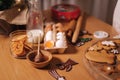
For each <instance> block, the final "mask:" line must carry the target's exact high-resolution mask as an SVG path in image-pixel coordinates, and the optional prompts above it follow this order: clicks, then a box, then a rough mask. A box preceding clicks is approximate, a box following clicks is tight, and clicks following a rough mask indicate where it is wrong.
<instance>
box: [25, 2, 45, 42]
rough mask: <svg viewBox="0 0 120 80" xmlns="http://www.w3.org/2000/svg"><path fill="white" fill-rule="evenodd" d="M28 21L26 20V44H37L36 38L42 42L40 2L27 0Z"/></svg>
mask: <svg viewBox="0 0 120 80" xmlns="http://www.w3.org/2000/svg"><path fill="white" fill-rule="evenodd" d="M28 5H29V7H28V16H27V18H28V20H27V28H26V29H27V37H28V42H32V43H37V42H38V39H39V38H38V37H40V41H42V40H43V35H44V30H43V18H42V17H43V15H42V10H41V7H42V6H41V0H28Z"/></svg>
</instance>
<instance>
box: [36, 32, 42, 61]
mask: <svg viewBox="0 0 120 80" xmlns="http://www.w3.org/2000/svg"><path fill="white" fill-rule="evenodd" d="M40 38H41V34H40V36H39V37H38V50H37V55H36V56H35V58H34V61H35V62H42V61H44V55H43V54H42V52H41V50H40Z"/></svg>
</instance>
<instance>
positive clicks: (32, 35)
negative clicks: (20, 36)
mask: <svg viewBox="0 0 120 80" xmlns="http://www.w3.org/2000/svg"><path fill="white" fill-rule="evenodd" d="M39 34H41V38H40V41H42V39H43V34H44V33H43V31H42V30H39V29H33V30H28V31H27V37H28V42H30V43H37V42H38V38H39Z"/></svg>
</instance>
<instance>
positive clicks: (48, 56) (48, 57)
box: [26, 50, 52, 68]
mask: <svg viewBox="0 0 120 80" xmlns="http://www.w3.org/2000/svg"><path fill="white" fill-rule="evenodd" d="M41 52H42V53H43V55H44V57H45V60H44V61H42V62H34V58H35V56H36V54H37V50H34V51H31V52H29V53H28V54H27V56H26V59H27V61H28V62H29V63H30V64H31V65H32V66H33V67H35V68H44V67H45V66H47V65H48V64H49V63H50V61H51V59H52V54H51V53H50V52H49V51H45V50H41Z"/></svg>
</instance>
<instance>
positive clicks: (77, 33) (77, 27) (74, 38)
mask: <svg viewBox="0 0 120 80" xmlns="http://www.w3.org/2000/svg"><path fill="white" fill-rule="evenodd" d="M83 14H84V13H82V15H81V16H79V18H78V20H77V24H76V28H75V31H74V33H73V36H72V43H76V41H77V39H78V36H79V32H80V28H81V26H82V20H83Z"/></svg>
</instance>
